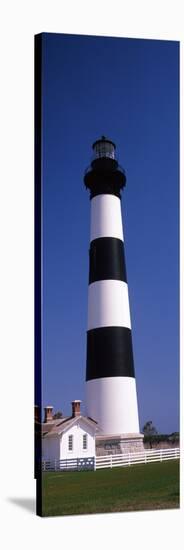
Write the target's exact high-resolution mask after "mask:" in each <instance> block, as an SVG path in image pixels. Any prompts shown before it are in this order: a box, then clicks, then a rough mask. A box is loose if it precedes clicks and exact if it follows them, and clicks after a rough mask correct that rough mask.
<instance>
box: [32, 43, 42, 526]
mask: <svg viewBox="0 0 184 550" xmlns="http://www.w3.org/2000/svg"><path fill="white" fill-rule="evenodd" d="M42 42H43V35H42V34H38V35H35V36H34V477H35V479H36V514H37V515H39V516H42V515H43V514H42V468H41V465H42V441H41V410H42V349H41V341H42V338H41V334H42V312H41V295H42V286H41V285H42V282H41V278H42V254H41V250H42Z"/></svg>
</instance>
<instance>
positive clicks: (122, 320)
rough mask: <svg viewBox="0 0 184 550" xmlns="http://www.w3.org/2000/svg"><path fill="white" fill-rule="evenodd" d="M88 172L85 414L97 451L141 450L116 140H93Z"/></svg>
mask: <svg viewBox="0 0 184 550" xmlns="http://www.w3.org/2000/svg"><path fill="white" fill-rule="evenodd" d="M93 153H94V154H93V158H92V161H91V165H90V168H88V169H87V171H86V172H85V176H84V183H85V186H86V187H87V188H88V189H89V190H90V199H91V234H90V250H89V287H88V327H87V365H86V413H87V416H89V417H91V418H93V419H94V420H96V421H97V422H98V427H99V435H98V437H97V440H98V441H97V454H104V452H105V451H106V449H113V452H122V451H126V450H127V451H135V450H139V449H140V448H141V450H142V449H143V443H142V439H143V436H142V434H140V432H139V418H138V406H137V392H136V380H135V371H134V362H133V352H132V333H131V320H130V310H129V296H128V284H127V275H126V265H125V254H124V237H123V226H122V216H121V195H120V193H121V189H123V187H124V186H125V183H126V176H125V172H124V170H123V169H122V168H121V167H120V166H119V165H118V162H117V159H116V146H115V144H114V143H113V142H112V141H110V140H108V139H106V138H105V137H104V136H102V138H101V139H99V140H97V141H96V142H95V143H94V144H93Z"/></svg>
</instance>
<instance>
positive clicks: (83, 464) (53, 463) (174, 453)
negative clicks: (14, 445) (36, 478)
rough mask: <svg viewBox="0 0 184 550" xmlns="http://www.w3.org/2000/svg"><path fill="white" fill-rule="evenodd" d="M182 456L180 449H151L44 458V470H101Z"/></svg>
mask: <svg viewBox="0 0 184 550" xmlns="http://www.w3.org/2000/svg"><path fill="white" fill-rule="evenodd" d="M176 458H180V449H179V448H174V449H158V450H155V449H152V450H151V449H150V450H145V451H143V452H139V453H127V454H117V455H104V456H96V457H94V456H92V457H85V458H73V459H72V458H68V459H64V460H43V461H42V471H44V472H49V471H50V472H53V471H61V470H63V471H69V470H70V471H71V470H76V471H81V470H99V469H101V468H114V467H117V466H131V465H133V464H142V463H145V464H147V463H149V462H162V461H164V460H173V459H176Z"/></svg>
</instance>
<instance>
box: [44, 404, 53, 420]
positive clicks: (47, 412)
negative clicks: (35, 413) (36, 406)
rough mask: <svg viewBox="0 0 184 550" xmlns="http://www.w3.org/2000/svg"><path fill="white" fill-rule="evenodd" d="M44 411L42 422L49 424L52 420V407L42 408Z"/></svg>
mask: <svg viewBox="0 0 184 550" xmlns="http://www.w3.org/2000/svg"><path fill="white" fill-rule="evenodd" d="M44 411H45V418H44V422H50V421H51V420H53V407H52V406H51V405H48V406H47V407H44Z"/></svg>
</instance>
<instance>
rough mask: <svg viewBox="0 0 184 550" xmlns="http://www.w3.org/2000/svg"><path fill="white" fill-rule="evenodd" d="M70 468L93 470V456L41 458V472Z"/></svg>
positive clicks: (68, 469) (67, 469)
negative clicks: (55, 458) (56, 458)
mask: <svg viewBox="0 0 184 550" xmlns="http://www.w3.org/2000/svg"><path fill="white" fill-rule="evenodd" d="M60 470H63V471H70V470H72V471H73V470H77V471H78V472H79V471H80V470H95V457H94V456H91V457H84V458H65V459H61V460H42V471H43V472H57V471H60Z"/></svg>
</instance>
